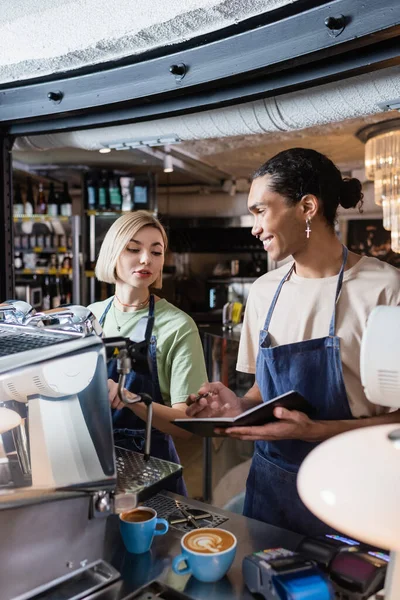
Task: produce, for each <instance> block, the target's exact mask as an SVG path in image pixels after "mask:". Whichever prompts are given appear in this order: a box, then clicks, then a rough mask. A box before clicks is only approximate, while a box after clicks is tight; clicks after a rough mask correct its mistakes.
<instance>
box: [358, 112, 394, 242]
mask: <svg viewBox="0 0 400 600" xmlns="http://www.w3.org/2000/svg"><path fill="white" fill-rule="evenodd" d="M357 137H358V138H359V139H360V140H361V141H363V142H365V173H366V176H367V178H368V179H372V180H373V181H374V197H375V203H376V204H378V206H382V210H383V227H384V228H385V229H387V230H388V231H390V232H391V246H392V250H393V251H394V252H398V253H400V119H391V120H389V121H383V122H382V123H376V124H374V125H370V126H368V127H365V128H364V129H362V130H361V131H359V132H358V133H357Z"/></svg>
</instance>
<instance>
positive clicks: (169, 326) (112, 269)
mask: <svg viewBox="0 0 400 600" xmlns="http://www.w3.org/2000/svg"><path fill="white" fill-rule="evenodd" d="M166 248H167V236H166V233H165V230H164V228H163V226H162V225H161V223H160V222H159V221H158V219H156V218H155V217H154V216H153V215H152V214H151V213H149V212H147V211H144V210H140V211H136V212H133V213H129V214H125V215H123V216H121V217H119V219H117V220H116V221H115V222H114V223H113V224H112V225H111V227H110V229H109V230H108V232H107V233H106V236H105V238H104V240H103V243H102V246H101V248H100V253H99V257H98V260H97V264H96V277H97V279H98V280H99V281H104V282H107V283H114V284H115V294H114V296H112V297H111V298H108V299H107V300H104V301H103V302H95V303H94V304H92V305H91V306H90V307H89V308H90V310H91V311H92V312H93V314H94V315H95V316H96V317H97V318H98V320H99V322H100V324H101V325H102V327H103V330H104V333H105V335H106V337H112V336H123V337H130V336H131V335H132V333H133V331H134V329H135V327H136V325H137V323H138V322H139V320H140V319H141V317H143V316H146V315H147V314H149V315H154V327H153V333H152V339H151V343H150V348H149V353H150V357H151V361H152V375H151V376H147V375H142V374H139V373H134V372H132V373H131V374H130V375H128V377H127V381H126V388H127V390H128V391H127V394H128V395H129V394H132V395H135V394H139V393H140V392H142V393H144V392H146V393H148V394H150V396H151V397H152V398H153V430H152V438H151V454H152V456H156V457H158V458H162V459H164V460H170V461H172V462H179V457H178V455H177V452H176V449H175V446H174V443H173V441H172V438H171V435H170V434H176V435H177V436H180V437H187V434H186V432H184V431H183V430H181V429H179V428H177V427H175V426H174V425H172V424H171V423H170V421H172V420H173V419H176V418H179V417H184V416H185V408H186V404H185V399H186V398H187V396H188V394H190V393H191V392H193V391H195V390H197V389H198V388H199V387H200V386H201V384H202V383H203V382H204V381H206V380H207V374H206V369H205V363H204V355H203V349H202V345H201V341H200V336H199V333H198V329H197V327H196V325H195V323H194V321H193V320H192V319H191V318H190V317H189V316H188V315H187V314H186V313H184V312H182V311H181V310H180V309H178V308H176V307H175V306H173V305H172V304H170V303H169V302H167V301H166V300H165V299H161V298H159V297H158V296H156V295H155V294H154V293H153V292H152V288H156V289H157V288H158V289H160V288H161V285H162V269H163V264H164V255H165V251H166ZM115 363H116V361H115V360H113V361H112V362H111V364H110V366H109V373H108V375H109V378H110V379H109V380H108V386H109V399H110V404H111V407H112V408H113V409H114V410H113V426H114V435H115V437H116V439H118V437H122V438H124V440H125V442H124V443H125V444H126V441H127V440H128V446H129V447H130V448H131V449H133V450H139V451H140V450H142V449H143V445H144V429H145V423H144V421H143V419H145V418H146V408H145V405H144V404H143V403H137V404H134V405H132V406H129V407H128V406H125V405H124V404H122V403H121V402H120V400H119V397H118V395H117V387H118V386H117V383H116V381H117V379H118V376H117V371H116V364H115ZM166 487H167V486H166ZM168 489H170V491H175V492H177V493H180V494H185V493H186V490H185V485H184V482H183V480H182V478H180V479H179V480H176V481H174V482H172V484H171V485H170V487H168Z"/></svg>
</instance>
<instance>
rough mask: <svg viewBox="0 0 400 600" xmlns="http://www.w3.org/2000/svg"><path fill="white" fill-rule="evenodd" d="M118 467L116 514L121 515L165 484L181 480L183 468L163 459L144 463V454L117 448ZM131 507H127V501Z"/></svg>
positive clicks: (151, 459) (150, 459)
mask: <svg viewBox="0 0 400 600" xmlns="http://www.w3.org/2000/svg"><path fill="white" fill-rule="evenodd" d="M115 457H116V467H117V489H116V497H115V505H116V511H117V512H121V511H122V510H127V508H133V506H136V505H137V503H138V502H143V501H144V500H146V499H147V498H149V497H151V496H153V495H154V494H156V493H157V492H158V491H159V490H160V489H163V487H164V486H165V482H166V481H167V480H169V479H171V478H174V477H178V476H179V475H180V474H181V473H182V466H181V465H178V464H176V463H172V462H169V461H167V460H161V459H160V458H154V457H150V458H149V460H147V461H146V460H144V457H143V454H140V453H139V452H133V451H132V450H128V449H126V448H123V447H120V446H116V447H115ZM128 497H129V499H130V505H129V503H128V505H125V498H128Z"/></svg>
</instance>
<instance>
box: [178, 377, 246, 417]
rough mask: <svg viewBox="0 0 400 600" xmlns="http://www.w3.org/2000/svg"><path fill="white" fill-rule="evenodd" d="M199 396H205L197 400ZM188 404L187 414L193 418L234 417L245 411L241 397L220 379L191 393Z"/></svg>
mask: <svg viewBox="0 0 400 600" xmlns="http://www.w3.org/2000/svg"><path fill="white" fill-rule="evenodd" d="M198 396H203V397H202V398H200V399H199V400H196V398H197V397H198ZM186 404H188V405H189V408H187V409H186V415H187V416H188V417H191V418H192V417H200V418H209V417H221V416H224V417H234V416H236V415H239V414H240V413H241V412H243V411H242V408H241V398H238V396H236V394H235V393H234V392H232V390H230V389H229V388H227V387H226V386H225V385H223V384H222V383H220V382H219V381H217V382H213V383H205V384H204V385H202V386H201V388H200V389H199V391H198V393H197V394H190V396H189V397H188V398H187V400H186Z"/></svg>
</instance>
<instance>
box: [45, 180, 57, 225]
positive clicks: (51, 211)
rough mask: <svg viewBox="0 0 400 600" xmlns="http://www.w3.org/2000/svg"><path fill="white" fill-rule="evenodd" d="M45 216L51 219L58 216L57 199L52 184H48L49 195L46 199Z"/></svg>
mask: <svg viewBox="0 0 400 600" xmlns="http://www.w3.org/2000/svg"><path fill="white" fill-rule="evenodd" d="M47 214H48V215H50V216H51V217H57V215H58V205H57V198H56V193H55V190H54V183H53V182H51V183H50V187H49V195H48V197H47Z"/></svg>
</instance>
